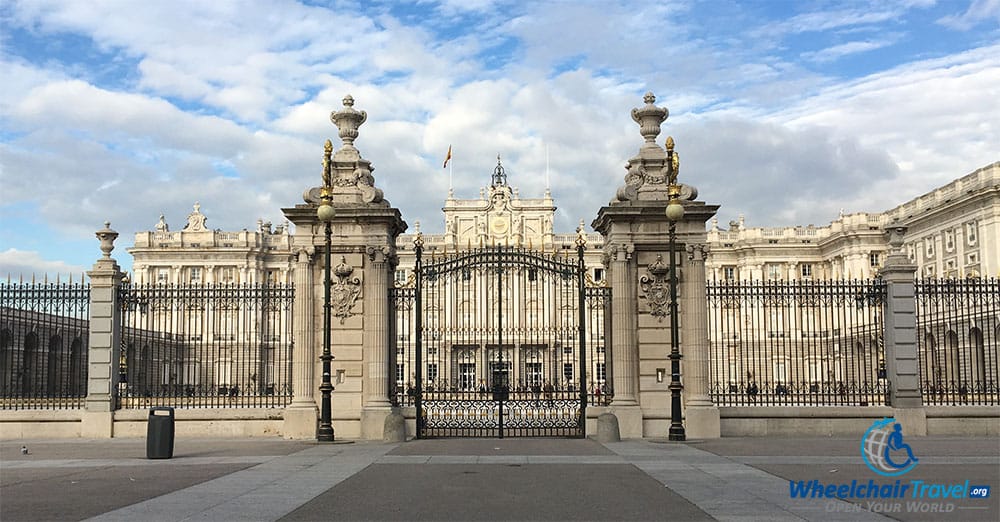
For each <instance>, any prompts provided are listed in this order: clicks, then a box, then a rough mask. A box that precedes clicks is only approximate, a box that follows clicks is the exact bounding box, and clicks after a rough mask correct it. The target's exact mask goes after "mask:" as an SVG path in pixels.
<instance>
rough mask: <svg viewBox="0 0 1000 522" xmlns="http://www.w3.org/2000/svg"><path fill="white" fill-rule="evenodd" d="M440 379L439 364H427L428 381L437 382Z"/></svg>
mask: <svg viewBox="0 0 1000 522" xmlns="http://www.w3.org/2000/svg"><path fill="white" fill-rule="evenodd" d="M437 378H438V365H437V363H427V380H428V381H436V380H437Z"/></svg>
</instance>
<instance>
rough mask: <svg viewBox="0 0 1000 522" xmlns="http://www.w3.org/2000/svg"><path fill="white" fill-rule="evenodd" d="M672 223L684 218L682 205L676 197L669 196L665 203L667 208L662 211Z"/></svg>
mask: <svg viewBox="0 0 1000 522" xmlns="http://www.w3.org/2000/svg"><path fill="white" fill-rule="evenodd" d="M664 213H665V214H666V215H667V219H669V220H670V221H671V222H672V223H676V222H678V221H680V220H681V219H684V205H682V204H681V202H680V201H677V198H670V202H669V203H667V210H666V211H665V212H664Z"/></svg>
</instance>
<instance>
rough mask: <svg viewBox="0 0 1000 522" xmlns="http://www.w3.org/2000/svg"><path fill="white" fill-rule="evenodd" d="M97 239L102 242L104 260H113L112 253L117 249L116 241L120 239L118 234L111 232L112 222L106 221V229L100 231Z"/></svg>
mask: <svg viewBox="0 0 1000 522" xmlns="http://www.w3.org/2000/svg"><path fill="white" fill-rule="evenodd" d="M96 235H97V239H99V240H101V252H103V253H104V257H103V258H104V259H111V251H112V250H114V249H115V239H118V232H115V231H114V230H111V222H110V221H105V222H104V228H103V229H101V230H98V231H97V233H96Z"/></svg>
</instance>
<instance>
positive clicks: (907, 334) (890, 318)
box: [880, 225, 927, 435]
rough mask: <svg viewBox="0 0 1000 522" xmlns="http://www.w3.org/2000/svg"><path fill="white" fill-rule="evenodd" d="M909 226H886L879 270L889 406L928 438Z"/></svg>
mask: <svg viewBox="0 0 1000 522" xmlns="http://www.w3.org/2000/svg"><path fill="white" fill-rule="evenodd" d="M904 233H906V227H904V226H899V225H892V226H889V227H887V230H886V235H887V236H888V239H889V255H888V256H886V259H885V264H884V266H883V267H882V270H881V271H880V274H881V277H882V279H883V280H884V281H885V283H886V302H885V335H884V339H885V343H884V344H885V359H886V378H887V379H888V382H889V404H890V405H891V406H892V407H893V408H894V409H895V411H894V416H895V417H896V420H897V421H899V423H900V424H901V425H902V427H903V431H904V432H905V433H907V434H912V435H927V413H926V410H925V409H924V407H923V406H924V405H923V397H922V396H921V395H920V368H919V363H918V350H917V315H916V312H917V309H916V306H917V303H916V287H915V283H914V276H915V275H916V273H917V266H916V265H914V264H913V263H911V262H910V260H909V258H908V257H907V256H906V254H905V253H904V252H903V249H902V246H903V234H904Z"/></svg>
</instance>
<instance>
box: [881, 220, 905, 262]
mask: <svg viewBox="0 0 1000 522" xmlns="http://www.w3.org/2000/svg"><path fill="white" fill-rule="evenodd" d="M907 228H908V227H906V226H904V225H901V224H899V222H898V220H893V222H892V223H891V224H890V225H889V226H887V227H886V228H885V235H886V236H888V238H887V239H888V243H889V255H904V254H903V236H904V235H905V234H906V230H907Z"/></svg>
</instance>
